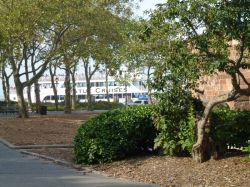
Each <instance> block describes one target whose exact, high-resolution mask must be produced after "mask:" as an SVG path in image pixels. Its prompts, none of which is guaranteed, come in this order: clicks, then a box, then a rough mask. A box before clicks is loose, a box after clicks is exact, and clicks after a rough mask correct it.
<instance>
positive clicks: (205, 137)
mask: <svg viewBox="0 0 250 187" xmlns="http://www.w3.org/2000/svg"><path fill="white" fill-rule="evenodd" d="M237 97H239V94H238V93H237V92H236V91H235V90H232V91H231V92H229V93H228V94H224V95H221V96H218V97H215V98H213V99H212V100H210V101H209V102H208V103H207V105H206V107H205V110H204V112H203V115H202V117H201V119H200V120H199V121H198V124H197V141H196V143H195V144H194V145H193V149H192V156H193V159H194V160H195V161H196V162H198V163H201V162H205V161H207V160H209V159H210V158H211V156H212V154H213V153H212V151H213V145H212V144H211V142H212V141H211V140H210V137H209V127H210V123H209V116H210V114H211V111H212V109H213V107H214V106H216V105H217V104H220V103H224V102H227V101H232V100H235V99H236V98H237Z"/></svg>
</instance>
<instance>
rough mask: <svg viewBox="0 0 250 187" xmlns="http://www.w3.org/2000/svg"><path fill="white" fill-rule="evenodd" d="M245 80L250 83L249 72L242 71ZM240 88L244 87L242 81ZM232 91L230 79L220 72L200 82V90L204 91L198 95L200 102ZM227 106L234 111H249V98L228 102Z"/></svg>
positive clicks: (243, 97)
mask: <svg viewBox="0 0 250 187" xmlns="http://www.w3.org/2000/svg"><path fill="white" fill-rule="evenodd" d="M242 72H243V74H244V75H245V77H246V79H247V80H249V81H250V70H248V69H247V70H243V71H242ZM240 85H241V88H244V87H245V86H246V85H245V84H244V82H243V80H240ZM231 89H232V84H231V79H230V76H228V75H227V74H226V73H223V72H220V73H218V74H215V75H212V76H204V77H203V78H202V79H201V82H200V90H202V91H204V93H203V94H199V97H200V98H201V99H202V100H210V99H212V98H213V97H216V96H219V95H222V94H225V93H228V92H229V91H231ZM228 105H229V106H230V107H231V108H234V109H240V110H243V109H250V101H249V97H247V96H241V97H240V98H238V99H237V100H236V101H233V102H228Z"/></svg>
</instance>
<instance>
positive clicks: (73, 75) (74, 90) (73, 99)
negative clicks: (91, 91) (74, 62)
mask: <svg viewBox="0 0 250 187" xmlns="http://www.w3.org/2000/svg"><path fill="white" fill-rule="evenodd" d="M71 77H72V92H73V93H72V109H73V110H75V109H76V78H75V69H74V70H73V72H72V73H71Z"/></svg>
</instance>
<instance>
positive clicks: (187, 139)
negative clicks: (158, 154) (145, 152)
mask: <svg viewBox="0 0 250 187" xmlns="http://www.w3.org/2000/svg"><path fill="white" fill-rule="evenodd" d="M180 111H182V113H180ZM180 111H178V112H176V113H173V114H172V115H170V113H171V112H170V111H169V114H166V115H165V116H164V115H161V114H157V113H155V114H154V123H155V125H156V129H157V130H158V132H159V133H158V134H157V137H156V139H155V145H154V148H155V149H157V148H158V149H160V150H162V151H163V153H164V154H167V155H171V156H174V155H191V151H192V147H193V144H194V141H195V130H194V128H195V115H194V111H193V108H192V105H190V106H189V108H188V109H187V111H184V110H182V109H181V110H180ZM178 114H179V115H178Z"/></svg>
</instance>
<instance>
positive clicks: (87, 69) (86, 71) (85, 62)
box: [83, 58, 98, 111]
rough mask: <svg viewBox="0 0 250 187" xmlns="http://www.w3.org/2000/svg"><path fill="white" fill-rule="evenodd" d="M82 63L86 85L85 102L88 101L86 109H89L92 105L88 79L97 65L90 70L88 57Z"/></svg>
mask: <svg viewBox="0 0 250 187" xmlns="http://www.w3.org/2000/svg"><path fill="white" fill-rule="evenodd" d="M83 65H84V72H85V79H86V86H87V102H88V104H87V109H88V110H90V111H91V110H93V106H92V97H91V83H90V80H91V78H92V76H93V75H94V73H95V72H96V71H97V69H98V66H96V67H94V70H93V71H91V70H90V66H89V59H88V58H87V59H83Z"/></svg>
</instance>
